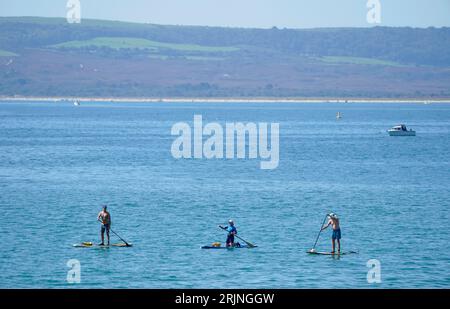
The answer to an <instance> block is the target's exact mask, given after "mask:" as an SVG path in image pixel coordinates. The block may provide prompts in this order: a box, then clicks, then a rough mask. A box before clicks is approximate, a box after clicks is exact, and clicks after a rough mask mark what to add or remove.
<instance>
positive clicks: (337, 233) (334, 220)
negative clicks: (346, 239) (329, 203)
mask: <svg viewBox="0 0 450 309" xmlns="http://www.w3.org/2000/svg"><path fill="white" fill-rule="evenodd" d="M328 217H329V218H330V220H328V223H327V225H325V226H324V227H322V231H323V230H325V229H326V228H327V227H329V226H330V225H331V226H332V228H333V233H332V234H331V242H332V251H331V253H335V248H336V246H335V244H336V240H337V244H338V253H340V252H341V226H340V225H339V218H338V216H337V215H336V214H334V213H330V214H329V215H328Z"/></svg>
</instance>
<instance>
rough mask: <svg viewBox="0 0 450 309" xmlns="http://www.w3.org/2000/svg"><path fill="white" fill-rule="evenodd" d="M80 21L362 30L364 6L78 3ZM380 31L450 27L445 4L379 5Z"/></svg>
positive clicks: (40, 2) (279, 0)
mask: <svg viewBox="0 0 450 309" xmlns="http://www.w3.org/2000/svg"><path fill="white" fill-rule="evenodd" d="M80 2H81V18H82V19H83V18H96V19H110V20H123V21H132V22H150V23H157V24H178V25H209V26H230V27H258V28H269V27H272V26H277V27H279V28H283V27H288V28H312V27H367V26H373V25H372V24H368V23H367V21H366V15H367V11H368V9H367V7H366V4H367V0H309V1H306V0H80ZM379 2H380V3H381V24H380V25H382V26H411V27H429V26H435V27H442V26H450V0H379ZM66 3H67V0H0V16H51V17H65V16H66V10H67V9H66Z"/></svg>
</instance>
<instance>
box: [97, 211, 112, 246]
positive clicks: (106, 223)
mask: <svg viewBox="0 0 450 309" xmlns="http://www.w3.org/2000/svg"><path fill="white" fill-rule="evenodd" d="M106 209H107V206H106V205H104V206H103V209H102V211H100V213H99V214H98V216H97V220H98V221H100V222H101V224H102V227H101V230H100V235H101V238H102V242H101V243H100V244H99V245H100V246H104V245H105V231H106V237H107V238H108V246H109V230H110V229H111V214H110V213H109V212H108V211H107V210H106Z"/></svg>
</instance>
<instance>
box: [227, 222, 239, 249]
mask: <svg viewBox="0 0 450 309" xmlns="http://www.w3.org/2000/svg"><path fill="white" fill-rule="evenodd" d="M225 230H226V231H227V232H228V235H227V242H226V244H227V247H233V246H234V245H235V244H234V235H236V234H237V229H236V227H235V226H234V222H233V220H229V221H228V226H227V227H226V228H225Z"/></svg>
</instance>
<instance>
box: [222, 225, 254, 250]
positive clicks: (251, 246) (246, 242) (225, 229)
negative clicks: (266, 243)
mask: <svg viewBox="0 0 450 309" xmlns="http://www.w3.org/2000/svg"><path fill="white" fill-rule="evenodd" d="M219 227H220V228H221V229H222V230H224V231H227V228H226V227H223V226H221V225H219ZM234 236H235V237H236V238H238V239H240V240H242V241H243V242H245V244H246V245H247V246H249V247H250V248H255V247H256V245H254V244H252V243H251V242H248V241H246V240H245V239H242V238H241V237H239V236H237V235H234Z"/></svg>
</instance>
